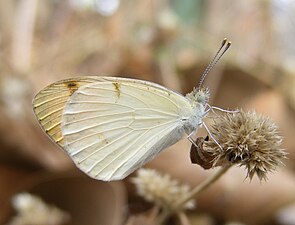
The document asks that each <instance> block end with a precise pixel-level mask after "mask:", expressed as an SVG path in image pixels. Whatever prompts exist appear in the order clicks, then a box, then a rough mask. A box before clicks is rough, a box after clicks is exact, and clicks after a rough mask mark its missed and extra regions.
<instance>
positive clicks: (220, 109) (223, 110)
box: [210, 106, 240, 113]
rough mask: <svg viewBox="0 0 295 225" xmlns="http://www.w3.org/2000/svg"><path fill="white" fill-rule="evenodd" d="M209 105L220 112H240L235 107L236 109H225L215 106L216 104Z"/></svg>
mask: <svg viewBox="0 0 295 225" xmlns="http://www.w3.org/2000/svg"><path fill="white" fill-rule="evenodd" d="M210 107H211V110H212V111H214V109H216V110H219V111H221V112H226V113H238V112H240V110H238V109H236V110H227V109H222V108H219V107H216V106H210Z"/></svg>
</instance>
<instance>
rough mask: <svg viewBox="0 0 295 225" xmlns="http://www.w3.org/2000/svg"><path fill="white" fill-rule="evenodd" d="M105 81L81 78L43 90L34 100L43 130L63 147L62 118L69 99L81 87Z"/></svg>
mask: <svg viewBox="0 0 295 225" xmlns="http://www.w3.org/2000/svg"><path fill="white" fill-rule="evenodd" d="M100 81H105V78H104V77H81V78H72V79H68V80H62V81H59V82H56V83H54V84H51V85H50V86H48V87H46V88H44V89H43V90H41V91H40V92H39V93H38V94H37V95H36V96H35V98H34V100H33V108H34V112H35V114H36V117H37V119H38V120H39V122H40V124H41V126H42V128H43V130H44V131H45V132H46V133H47V134H48V136H49V137H50V138H51V139H52V140H53V141H55V142H56V143H57V144H58V145H60V146H61V147H63V136H62V133H61V117H62V112H63V110H64V106H65V104H66V102H67V100H68V99H69V97H70V96H71V95H72V94H73V93H74V92H75V91H76V90H77V89H78V88H79V87H81V86H84V85H86V84H90V83H93V82H100Z"/></svg>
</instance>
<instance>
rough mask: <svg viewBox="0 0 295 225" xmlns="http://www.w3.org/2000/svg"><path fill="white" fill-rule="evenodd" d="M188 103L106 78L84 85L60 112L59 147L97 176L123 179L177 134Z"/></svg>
mask: <svg viewBox="0 0 295 225" xmlns="http://www.w3.org/2000/svg"><path fill="white" fill-rule="evenodd" d="M191 114H192V108H191V105H190V102H189V101H188V100H187V99H186V98H185V97H183V96H182V95H179V94H177V93H175V92H172V91H170V90H168V89H166V88H164V87H162V86H159V85H156V84H153V83H150V82H144V81H139V80H133V79H126V78H125V79H124V78H107V80H106V81H103V82H95V83H92V84H88V85H84V86H82V87H80V88H79V89H78V90H77V91H75V92H74V93H73V94H72V95H71V96H70V98H69V100H68V101H67V103H66V105H65V107H64V111H63V115H62V126H61V127H62V135H63V138H64V149H65V150H66V151H67V152H68V154H69V155H70V156H71V157H72V159H73V160H74V162H75V163H76V165H77V166H78V167H79V168H80V169H81V170H82V171H84V172H85V173H87V174H88V175H89V176H91V177H93V178H95V179H100V180H108V181H109V180H118V179H123V178H124V177H126V176H127V175H129V174H130V173H131V172H133V171H134V170H135V169H137V168H138V167H140V166H141V165H142V164H144V163H146V162H147V161H149V160H150V159H152V158H153V157H154V156H155V155H157V154H158V153H159V152H160V151H161V150H163V149H165V148H167V147H168V146H170V145H172V144H174V143H175V142H177V141H178V140H179V139H181V138H182V136H183V134H184V130H183V120H182V119H183V118H188V117H189V116H190V115H191Z"/></svg>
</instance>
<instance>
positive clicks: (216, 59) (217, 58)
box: [198, 38, 231, 90]
mask: <svg viewBox="0 0 295 225" xmlns="http://www.w3.org/2000/svg"><path fill="white" fill-rule="evenodd" d="M224 46H225V48H224V49H223V47H224ZM230 46H231V42H230V41H227V38H224V39H223V41H222V42H221V46H220V48H219V49H218V51H217V52H216V54H215V56H214V57H213V59H212V60H211V61H210V63H209V64H208V66H207V67H206V69H205V70H204V72H203V74H202V76H201V79H200V82H199V86H198V89H199V90H200V89H201V87H202V85H203V83H204V80H205V78H206V77H207V75H208V74H209V72H210V71H211V70H212V69H213V67H214V66H215V65H216V64H217V63H218V61H219V60H220V59H221V57H222V56H223V55H224V53H225V52H226V51H227V50H228V49H229V47H230ZM222 49H223V51H222V52H221V53H220V51H221V50H222ZM219 53H220V54H219Z"/></svg>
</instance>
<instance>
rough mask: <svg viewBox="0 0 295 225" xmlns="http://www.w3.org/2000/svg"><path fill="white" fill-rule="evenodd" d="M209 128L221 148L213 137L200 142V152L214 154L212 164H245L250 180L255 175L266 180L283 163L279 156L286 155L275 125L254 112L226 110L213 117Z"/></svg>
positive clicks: (284, 156) (283, 156)
mask: <svg viewBox="0 0 295 225" xmlns="http://www.w3.org/2000/svg"><path fill="white" fill-rule="evenodd" d="M210 131H211V133H212V135H213V136H214V137H215V139H216V141H217V142H218V143H219V144H220V146H221V147H222V149H221V148H220V147H219V146H218V145H217V144H216V142H215V141H214V140H212V139H209V140H208V141H205V142H204V143H203V146H202V149H203V151H206V152H207V153H209V154H210V155H211V156H214V159H213V166H216V165H224V164H228V163H232V164H239V165H240V166H245V167H246V169H247V177H249V178H250V180H251V179H252V178H253V176H254V174H256V175H257V176H258V178H259V179H260V180H266V179H267V173H268V172H271V171H274V170H275V169H276V167H277V166H279V165H282V164H283V163H282V159H284V158H286V152H285V151H284V150H283V149H282V148H281V144H282V137H281V136H280V135H279V133H278V128H277V126H276V125H275V124H274V123H273V122H272V121H271V120H270V119H269V118H268V117H265V116H262V115H260V114H257V113H256V112H244V111H240V112H239V113H226V114H224V115H223V116H220V117H218V118H217V119H215V120H214V124H213V125H212V128H211V130H210Z"/></svg>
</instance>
